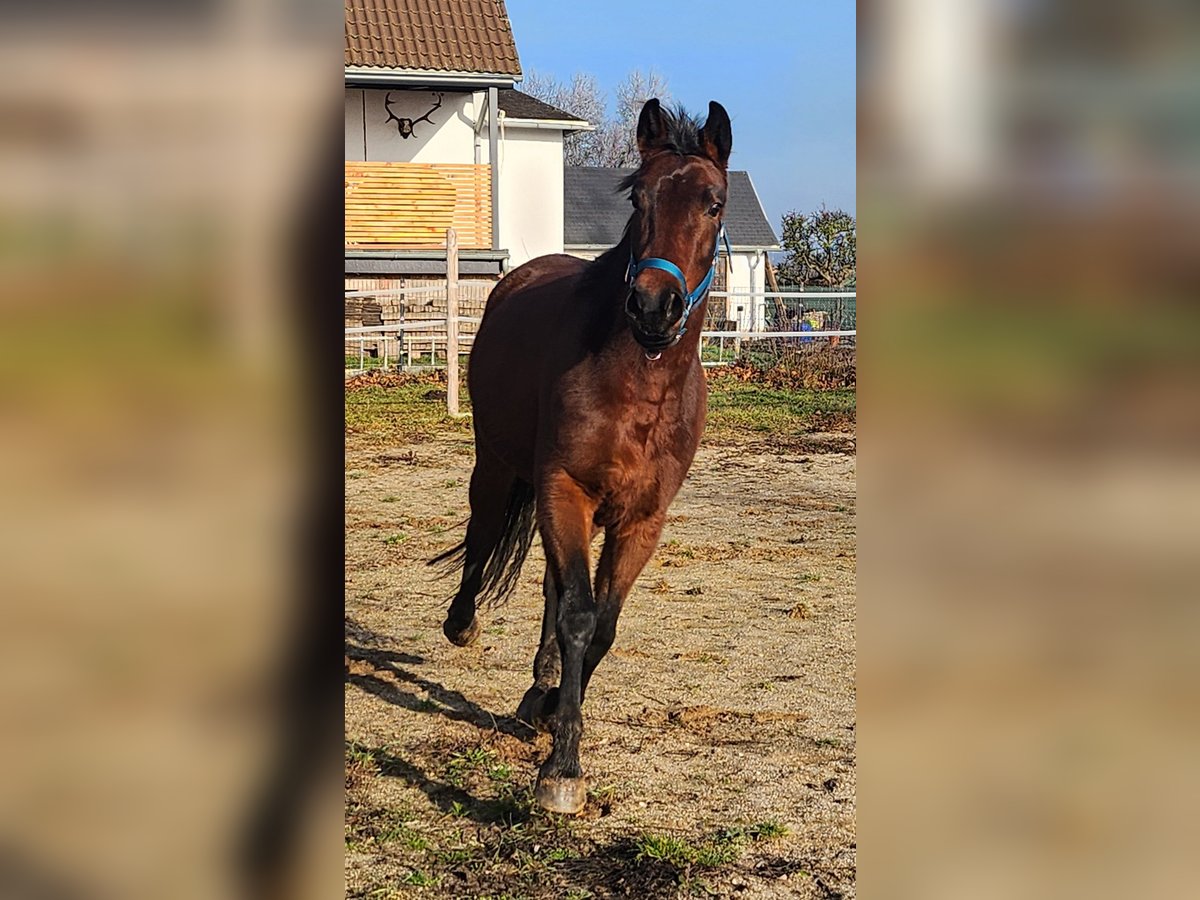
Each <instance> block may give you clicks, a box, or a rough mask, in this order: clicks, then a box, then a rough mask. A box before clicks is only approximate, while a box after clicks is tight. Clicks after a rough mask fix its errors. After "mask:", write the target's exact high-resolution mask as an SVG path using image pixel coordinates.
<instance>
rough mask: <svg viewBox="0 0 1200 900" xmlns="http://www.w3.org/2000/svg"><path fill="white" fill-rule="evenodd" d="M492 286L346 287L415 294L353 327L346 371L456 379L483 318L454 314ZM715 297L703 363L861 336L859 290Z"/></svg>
mask: <svg viewBox="0 0 1200 900" xmlns="http://www.w3.org/2000/svg"><path fill="white" fill-rule="evenodd" d="M446 248H447V256H448V259H447V263H448V265H447V271H448V272H450V271H455V272H457V265H456V258H457V246H456V241H455V239H454V236H453V233H452V232H448V233H447V241H446ZM486 290H487V288H486V286H485V285H479V284H468V283H465V282H459V281H458V279H457V278H447V279H446V280H445V281H443V282H441V283H438V284H432V285H430V284H425V285H419V286H413V287H398V288H388V287H381V288H380V289H377V290H348V291H346V292H345V296H346V299H347V300H353V301H355V303H358V301H359V300H360V299H361V298H379V297H400V298H404V299H405V301H407V298H409V297H411V298H412V302H411V303H408V302H404V303H400V304H399V306H398V308H399V309H403V310H404V311H403V312H400V313H395V312H393V314H394V315H402V318H401V320H400V321H389V322H384V323H381V324H378V325H360V326H354V325H347V327H346V331H345V347H346V375H347V376H348V377H349V376H350V375H354V374H359V373H362V372H366V371H368V370H370V369H378V368H384V369H389V368H400V369H403V370H410V371H411V370H425V369H430V368H434V369H448V370H450V374H451V377H450V381H451V382H452V383H454V382H456V381H457V377H456V376H457V373H458V368H459V366H453V367H451V365H450V360H451V359H452V358H457V359H458V361H459V363H460V365H461V362H462V357H463V355H464V354H465V353H467V352H469V351H470V348H471V346H472V344H473V343H474V338H475V331H476V330H477V328H478V325H479V323H480V322H481V321H482V315H461V314H459V315H450V314H449V312H450V311H451V310H454V311H457V310H458V309H459V301H460V299H462V298H464V297H465V296H466V294H465V293H464V291H466V292H467V293H470V294H472V296H473V299H472V301H471V304H469V305H468V308H469V309H471V310H473V311H480V312H481V311H482V308H483V306H484V305H486ZM709 297H710V302H709V306H708V312H707V315H706V317H705V323H704V326H703V330H702V331H701V332H700V346H699V355H700V359H701V363H702V364H703V365H704V366H706V367H714V366H724V365H730V364H731V363H733V362H735V361H737V360H741V359H747V360H751V361H752V362H754V363H756V364H760V363H761V362H762V361H763V360H764V359H767V360H770V361H771V364H777V363H778V362H779V361H780V360H785V361H795V360H796V359H797V358H798V357H797V354H804V353H806V352H807V351H808V350H809V349H810V348H812V347H813V346H814V345H817V346H828V347H830V348H843V347H844V348H845V350H848V351H850V352H852V351H853V349H854V345H855V343H856V340H857V337H858V329H857V327H856V318H857V316H856V310H855V307H856V303H857V298H858V292H857V291H853V290H849V291H804V290H797V291H758V292H747V291H712V292H710V294H709ZM730 301H735V302H737V301H745V304H744V305H740V306H737V307H734V308H733V312H734V315H730V314H729V312H730V307H729V303H730ZM350 305H351V304H349V303H348V304H347V308H348V309H349V307H350ZM393 305H395V304H393ZM747 306H748V307H749V314H748V315H746V314H745V311H746V307H747ZM359 321H361V318H360V319H359ZM746 325H749V326H750V327H744V326H746ZM797 325H802V326H806V327H796V326H797ZM714 326H716V327H714ZM818 326H819V327H818ZM838 353H839V354H840V353H841V350H840V349H838ZM809 358H810V359H811V357H809ZM838 358H840V359H842V360H843V362H842V363H839V365H847V364H848V365H850V366H851V367H852V366H853V357H852V356H851V357H845V356H839V357H838ZM847 359H848V360H849V362H848V363H847V362H846V360H847ZM454 393H455V396H454V397H450V396H449V394H450V391H449V390H448V391H447V405H448V407H449V408H450V410H451V411H452V412H453V411H456V410H457V405H458V404H457V400H458V397H457V390H455V392H454Z"/></svg>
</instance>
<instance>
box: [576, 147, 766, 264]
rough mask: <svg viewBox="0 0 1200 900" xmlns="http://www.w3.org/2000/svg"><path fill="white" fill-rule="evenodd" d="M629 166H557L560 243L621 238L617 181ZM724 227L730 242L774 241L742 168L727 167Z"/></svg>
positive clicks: (622, 200)
mask: <svg viewBox="0 0 1200 900" xmlns="http://www.w3.org/2000/svg"><path fill="white" fill-rule="evenodd" d="M631 172H633V169H601V168H593V167H582V166H578V167H577V166H567V167H566V169H564V170H563V243H564V244H566V245H567V246H568V247H573V246H580V245H593V246H602V247H611V246H613V245H614V244H616V243H617V241H619V240H620V239H621V234H622V232H624V230H625V223H626V222H627V221H629V214H630V212H631V211H632V207H631V206H630V205H629V197H628V196H627V192H622V191H620V190H619V189H618V187H617V186H618V184H620V181H621V179H622V178H624V177H625V176H626V175H628V174H630V173H631ZM725 231H726V233H727V234H728V236H729V243H730V244H733V245H734V246H736V247H766V248H774V247H777V246H779V239H778V238H777V237H775V232H774V230H772V228H771V224H770V223H769V222H768V221H767V214H766V213H764V212H763V208H762V204H761V203H759V200H758V194H756V193H755V191H754V185H752V184H751V183H750V175H749V174H748V173H746V172H730V173H729V195H728V197H727V198H726V203H725Z"/></svg>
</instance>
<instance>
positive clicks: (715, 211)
mask: <svg viewBox="0 0 1200 900" xmlns="http://www.w3.org/2000/svg"><path fill="white" fill-rule="evenodd" d="M720 213H721V204H720V203H714V204H713V205H712V206H710V207H709V208H708V214H709V215H710V216H712V217H713V218H714V219H715V218H716V217H717V216H718V215H720Z"/></svg>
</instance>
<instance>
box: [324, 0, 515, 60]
mask: <svg viewBox="0 0 1200 900" xmlns="http://www.w3.org/2000/svg"><path fill="white" fill-rule="evenodd" d="M345 2H346V65H347V66H369V67H378V68H388V69H430V70H434V71H442V72H473V73H474V72H478V73H495V74H500V75H513V76H518V77H519V76H520V74H521V60H520V59H519V58H518V57H517V46H516V44H515V43H514V42H513V34H512V26H511V25H510V24H509V21H508V13H507V11H506V10H505V9H504V3H503V2H502V0H345Z"/></svg>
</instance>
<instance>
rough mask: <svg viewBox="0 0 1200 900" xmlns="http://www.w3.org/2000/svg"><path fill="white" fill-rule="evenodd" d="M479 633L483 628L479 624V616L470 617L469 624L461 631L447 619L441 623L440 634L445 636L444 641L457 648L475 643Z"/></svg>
mask: <svg viewBox="0 0 1200 900" xmlns="http://www.w3.org/2000/svg"><path fill="white" fill-rule="evenodd" d="M481 631H483V626H482V625H480V624H479V616H472V617H471V621H470V624H468V625H467V627H466V628H463V629H462V630H461V631H460V630H459V629H458V628H456V627H455V626H454V623H453V622H451V621H450V620H449V619H447V620H446V621H445V622H443V623H442V634H444V635H446V639H447V640H448V641H450V643H452V644H454V645H455V646H457V647H466V646H467V645H468V644H473V643H475V641H476V640H477V639H478V638H479V633H480V632H481Z"/></svg>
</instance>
